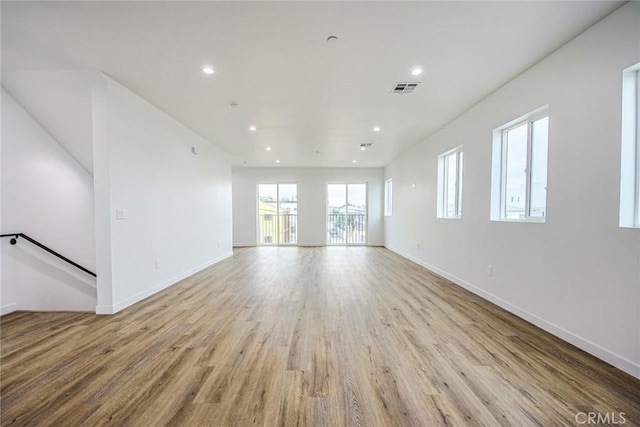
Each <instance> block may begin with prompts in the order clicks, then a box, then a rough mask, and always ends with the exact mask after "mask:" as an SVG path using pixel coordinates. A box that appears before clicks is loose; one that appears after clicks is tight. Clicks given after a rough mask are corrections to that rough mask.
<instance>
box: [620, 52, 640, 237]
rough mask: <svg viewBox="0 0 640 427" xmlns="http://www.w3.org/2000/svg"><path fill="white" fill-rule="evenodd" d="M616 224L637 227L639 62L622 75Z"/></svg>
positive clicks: (639, 189)
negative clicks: (618, 212) (618, 199)
mask: <svg viewBox="0 0 640 427" xmlns="http://www.w3.org/2000/svg"><path fill="white" fill-rule="evenodd" d="M619 225H620V227H625V228H640V63H638V64H636V65H634V66H632V67H629V68H627V69H626V70H624V71H623V72H622V147H621V167H620V224H619Z"/></svg>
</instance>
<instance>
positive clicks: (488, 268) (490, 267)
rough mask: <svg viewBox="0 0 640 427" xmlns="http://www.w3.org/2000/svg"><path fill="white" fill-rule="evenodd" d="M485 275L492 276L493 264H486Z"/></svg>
mask: <svg viewBox="0 0 640 427" xmlns="http://www.w3.org/2000/svg"><path fill="white" fill-rule="evenodd" d="M487 276H489V277H491V276H493V265H491V264H489V265H487Z"/></svg>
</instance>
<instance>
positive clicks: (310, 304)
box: [0, 247, 640, 427]
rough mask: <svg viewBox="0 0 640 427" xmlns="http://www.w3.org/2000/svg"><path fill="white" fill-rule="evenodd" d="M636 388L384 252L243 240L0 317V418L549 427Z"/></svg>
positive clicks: (633, 416)
mask: <svg viewBox="0 0 640 427" xmlns="http://www.w3.org/2000/svg"><path fill="white" fill-rule="evenodd" d="M577 412H601V413H611V414H618V418H617V419H618V420H619V419H620V418H619V414H620V413H622V412H624V417H625V420H626V422H625V426H640V380H637V379H635V378H633V377H631V376H629V375H626V374H624V373H623V372H621V371H619V370H617V369H615V368H613V367H611V366H609V365H607V364H606V363H604V362H602V361H599V360H597V359H596V358H594V357H593V356H590V355H588V354H586V353H584V352H582V351H580V350H578V349H577V348H575V347H573V346H572V345H570V344H567V343H566V342H564V341H562V340H560V339H558V338H557V337H554V336H552V335H549V334H547V333H545V332H544V331H542V330H540V329H538V328H536V327H534V326H532V325H531V324H529V323H527V322H525V321H523V320H521V319H519V318H517V317H515V316H514V315H512V314H510V313H508V312H506V311H504V310H502V309H500V308H498V307H496V306H495V305H493V304H491V303H489V302H487V301H485V300H482V299H481V298H479V297H477V296H475V295H473V294H471V293H469V292H467V291H466V290H464V289H462V288H460V287H458V286H456V285H454V284H453V283H451V282H449V281H448V280H446V279H444V278H442V277H440V276H438V275H436V274H434V273H432V272H430V271H428V270H426V269H424V268H422V267H420V266H418V265H416V264H414V263H412V262H410V261H408V260H406V259H404V258H401V257H399V256H397V255H396V254H394V253H392V252H390V251H388V250H386V249H383V248H365V247H351V248H345V247H326V248H296V247H279V248H278V247H259V248H244V249H236V250H235V251H234V256H233V257H231V258H229V259H227V260H224V261H222V262H220V263H218V264H216V265H214V266H211V267H209V268H207V269H205V270H203V271H201V272H200V273H198V274H196V275H194V276H192V277H190V278H188V279H185V280H183V281H182V282H180V283H178V284H176V285H174V286H172V287H170V288H169V289H166V290H165V291H163V292H161V293H159V294H157V295H154V296H153V297H150V298H148V299H146V300H144V301H141V302H140V303H138V304H136V305H134V306H132V307H129V308H127V309H126V310H123V311H122V312H120V313H117V314H115V315H113V316H95V315H93V314H86V313H20V312H19V313H12V314H10V315H6V316H3V317H1V318H0V424H1V425H3V426H5V425H6V426H9V425H19V426H33V425H36V426H38V425H64V426H102V425H118V426H144V427H146V426H164V425H167V426H248V425H262V426H278V425H281V426H294V425H297V426H438V425H447V426H470V425H477V426H498V425H500V426H555V425H576V420H575V415H576V413H577Z"/></svg>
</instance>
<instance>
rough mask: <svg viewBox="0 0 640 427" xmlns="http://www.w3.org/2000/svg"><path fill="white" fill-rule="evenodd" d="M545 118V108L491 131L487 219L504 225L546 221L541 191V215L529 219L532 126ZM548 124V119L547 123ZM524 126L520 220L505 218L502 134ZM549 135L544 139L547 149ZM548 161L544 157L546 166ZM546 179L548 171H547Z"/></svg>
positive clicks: (504, 147) (505, 186) (505, 160)
mask: <svg viewBox="0 0 640 427" xmlns="http://www.w3.org/2000/svg"><path fill="white" fill-rule="evenodd" d="M545 117H546V118H549V119H550V116H549V106H548V105H545V106H544V107H541V108H538V109H536V110H534V111H532V112H530V113H528V114H525V115H524V116H521V117H518V118H517V119H515V120H512V121H510V122H509V123H506V124H504V125H502V126H500V127H498V128H496V129H494V131H493V156H492V157H493V161H492V171H491V173H492V176H491V220H492V221H504V222H533V223H544V222H546V218H547V215H546V212H547V208H546V192H545V216H543V217H538V216H531V160H532V157H533V156H532V151H531V150H532V144H531V135H532V124H533V123H534V122H536V121H538V120H541V119H544V118H545ZM549 122H550V120H549ZM525 123H526V124H527V161H526V169H525V174H526V178H525V207H524V218H519V219H516V218H507V216H506V203H507V200H506V194H507V141H506V135H507V133H508V132H509V131H510V130H513V129H516V128H518V127H520V126H522V125H523V124H525ZM550 139H551V138H550V135H549V138H548V140H547V149H548V147H549V140H550ZM548 165H549V159H548V156H547V167H548ZM547 179H548V171H547Z"/></svg>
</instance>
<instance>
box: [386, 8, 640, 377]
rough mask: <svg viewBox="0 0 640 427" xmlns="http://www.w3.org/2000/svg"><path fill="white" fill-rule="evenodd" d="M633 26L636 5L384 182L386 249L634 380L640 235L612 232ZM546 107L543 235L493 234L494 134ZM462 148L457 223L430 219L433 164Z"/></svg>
mask: <svg viewBox="0 0 640 427" xmlns="http://www.w3.org/2000/svg"><path fill="white" fill-rule="evenodd" d="M639 23H640V4H639V3H630V4H627V5H625V6H624V7H622V8H621V9H619V10H617V11H616V12H614V13H613V14H612V15H610V16H609V17H607V18H605V19H604V20H603V21H601V22H600V23H598V24H597V25H595V26H594V27H592V28H591V29H589V30H588V31H586V32H585V33H584V34H582V35H581V36H579V37H578V38H577V39H574V40H573V41H572V42H570V43H569V44H567V45H566V46H564V47H563V48H561V49H560V50H558V51H556V52H555V53H554V54H552V55H551V56H549V57H548V58H546V59H545V60H544V61H542V62H541V63H539V64H537V65H536V66H534V67H533V68H531V69H530V70H529V71H527V72H526V73H524V74H523V75H521V76H519V77H517V78H516V79H514V80H513V81H512V82H510V83H509V84H507V85H506V86H504V87H502V88H501V89H500V90H498V91H497V92H495V93H493V94H492V95H491V96H489V97H488V98H486V99H485V100H484V101H483V102H481V103H479V104H478V105H476V106H475V107H474V108H472V109H471V110H469V111H467V112H466V113H465V114H463V115H462V116H461V117H459V118H457V119H456V120H454V121H453V122H451V123H449V124H448V125H447V126H446V127H444V128H443V129H441V130H440V131H438V132H437V133H436V134H434V135H432V136H430V137H429V138H428V139H427V140H425V141H424V142H422V143H421V144H419V145H418V146H417V147H415V149H413V150H411V151H410V152H408V153H406V154H405V155H403V156H402V157H400V158H399V159H397V160H396V161H394V162H392V164H391V165H389V166H388V167H387V168H386V171H385V175H386V177H387V178H393V188H394V199H393V204H394V212H393V217H391V218H388V219H387V222H386V227H385V243H386V246H387V247H389V248H390V249H392V250H394V251H397V252H398V253H400V254H403V255H405V256H407V257H409V258H411V259H414V260H415V261H417V262H419V263H421V264H423V265H425V266H427V267H428V268H431V269H433V270H435V271H437V272H440V273H441V274H443V275H445V276H447V277H449V278H451V279H453V281H455V282H457V283H459V284H461V285H462V286H464V287H466V288H468V289H471V290H472V291H473V292H476V293H478V294H479V295H481V296H484V297H485V298H487V299H489V300H491V301H493V302H495V303H497V304H498V305H501V306H503V307H505V308H507V309H508V310H510V311H512V312H514V313H516V314H518V315H519V316H521V317H524V318H525V319H527V320H529V321H531V322H533V323H534V324H537V325H539V326H541V327H542V328H543V329H546V330H548V331H550V332H552V333H554V334H556V335H558V336H560V337H562V338H564V339H566V340H567V341H569V342H571V343H573V344H575V345H577V346H578V347H581V348H582V349H584V350H586V351H588V352H590V353H592V354H594V355H596V356H598V357H600V358H602V359H604V360H606V361H608V362H610V363H611V364H613V365H615V366H617V367H619V368H621V369H623V370H625V371H627V372H629V373H631V374H633V375H635V376H637V377H640V230H638V229H621V228H619V227H618V207H619V201H618V197H619V194H620V192H619V177H620V135H621V130H620V121H621V75H622V74H621V73H622V70H623V69H625V68H627V67H629V66H630V65H633V64H634V63H637V62H639V61H640V49H639V44H638V43H639V40H640V25H638V24H639ZM545 104H549V113H550V142H549V173H548V197H547V208H548V217H547V220H546V223H544V224H534V223H524V224H523V223H506V222H491V221H489V210H490V206H489V205H490V197H489V196H490V178H491V135H492V131H493V129H494V128H496V127H498V126H500V125H502V124H504V123H506V122H508V121H510V120H511V119H514V118H516V117H518V116H520V115H522V114H524V113H527V112H529V111H532V110H534V109H536V108H538V107H540V106H543V105H545ZM460 144H464V178H463V218H462V219H461V220H444V219H436V205H435V201H436V178H437V176H436V170H437V156H438V154H440V153H442V152H444V151H446V150H448V149H450V148H453V147H455V146H457V145H460ZM411 182H416V184H417V186H416V188H415V190H411V188H410V183H411ZM417 244H420V249H418V248H417ZM488 264H491V265H493V269H494V275H493V277H489V276H487V274H486V268H487V265H488Z"/></svg>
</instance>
